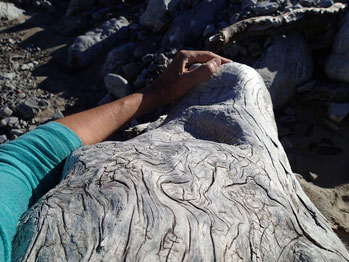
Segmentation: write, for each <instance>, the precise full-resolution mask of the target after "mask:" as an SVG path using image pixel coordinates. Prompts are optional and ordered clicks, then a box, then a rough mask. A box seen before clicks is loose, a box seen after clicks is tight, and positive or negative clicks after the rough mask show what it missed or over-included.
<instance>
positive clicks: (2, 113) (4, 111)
mask: <svg viewBox="0 0 349 262" xmlns="http://www.w3.org/2000/svg"><path fill="white" fill-rule="evenodd" d="M12 113H13V112H12V110H11V109H10V108H8V107H7V106H4V107H1V108H0V119H3V118H6V117H10V116H11V115H12Z"/></svg>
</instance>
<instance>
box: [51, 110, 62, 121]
mask: <svg viewBox="0 0 349 262" xmlns="http://www.w3.org/2000/svg"><path fill="white" fill-rule="evenodd" d="M63 117H64V115H63V113H62V111H61V110H59V109H57V108H56V109H55V110H54V111H53V115H52V119H53V120H55V119H60V118H63Z"/></svg>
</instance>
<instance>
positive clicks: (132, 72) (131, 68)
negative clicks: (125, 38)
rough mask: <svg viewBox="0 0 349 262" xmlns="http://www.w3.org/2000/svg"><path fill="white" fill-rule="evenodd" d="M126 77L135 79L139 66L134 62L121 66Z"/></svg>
mask: <svg viewBox="0 0 349 262" xmlns="http://www.w3.org/2000/svg"><path fill="white" fill-rule="evenodd" d="M121 71H122V72H123V73H124V74H125V75H126V78H127V79H136V78H137V76H138V73H139V66H138V65H137V64H136V63H130V64H126V65H124V66H123V67H122V68H121Z"/></svg>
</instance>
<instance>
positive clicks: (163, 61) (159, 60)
mask: <svg viewBox="0 0 349 262" xmlns="http://www.w3.org/2000/svg"><path fill="white" fill-rule="evenodd" d="M155 62H156V63H158V64H159V65H165V66H167V65H168V57H167V56H165V55H164V54H162V53H160V54H159V55H158V56H156V59H155Z"/></svg>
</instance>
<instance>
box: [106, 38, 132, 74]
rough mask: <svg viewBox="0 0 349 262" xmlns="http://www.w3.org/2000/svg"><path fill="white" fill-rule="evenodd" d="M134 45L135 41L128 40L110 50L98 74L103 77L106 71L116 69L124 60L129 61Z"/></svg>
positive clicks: (114, 70)
mask: <svg viewBox="0 0 349 262" xmlns="http://www.w3.org/2000/svg"><path fill="white" fill-rule="evenodd" d="M135 46H136V44H135V43H133V42H129V43H126V44H124V45H122V46H118V47H116V48H114V49H113V50H111V51H110V52H109V54H108V57H107V60H106V61H105V62H104V64H103V67H102V69H101V72H100V74H101V75H102V76H103V77H104V76H105V75H106V74H108V73H112V72H116V71H118V70H119V68H120V67H121V66H122V65H123V64H124V63H125V61H127V60H128V61H129V58H130V56H131V54H132V52H133V51H134V49H135Z"/></svg>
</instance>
